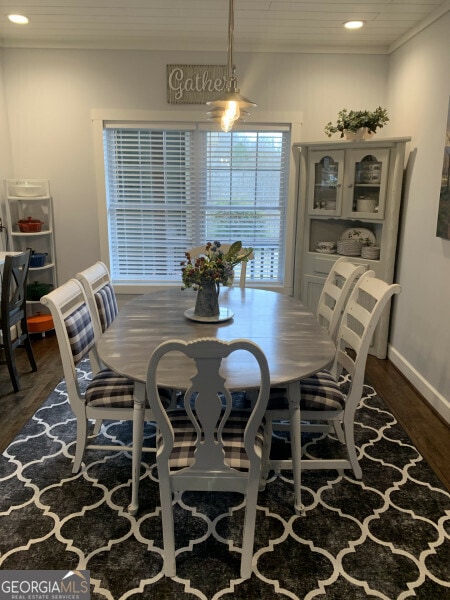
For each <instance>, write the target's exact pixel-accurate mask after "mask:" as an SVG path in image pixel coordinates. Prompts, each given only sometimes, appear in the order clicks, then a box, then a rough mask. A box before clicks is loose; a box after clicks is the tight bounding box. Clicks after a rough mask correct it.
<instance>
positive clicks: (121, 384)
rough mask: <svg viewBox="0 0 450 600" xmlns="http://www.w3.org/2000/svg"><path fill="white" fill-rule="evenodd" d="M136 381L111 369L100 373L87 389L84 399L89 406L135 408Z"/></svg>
mask: <svg viewBox="0 0 450 600" xmlns="http://www.w3.org/2000/svg"><path fill="white" fill-rule="evenodd" d="M133 392H134V381H133V380H132V379H128V378H127V377H123V376H122V375H118V374H117V373H115V372H114V371H111V370H110V369H102V370H101V371H99V372H98V373H97V374H96V375H95V376H94V378H93V379H92V381H91V382H90V383H89V385H88V386H87V388H86V392H85V395H84V398H85V400H86V404H87V405H88V406H114V407H116V408H133V404H134V398H133Z"/></svg>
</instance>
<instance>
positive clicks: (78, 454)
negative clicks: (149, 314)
mask: <svg viewBox="0 0 450 600" xmlns="http://www.w3.org/2000/svg"><path fill="white" fill-rule="evenodd" d="M41 303H42V304H43V305H44V306H46V307H48V308H49V309H50V312H51V314H52V317H53V323H54V326H55V332H56V336H57V339H58V345H59V351H60V354H61V360H62V365H63V370H64V377H65V381H66V385H67V393H68V396H69V402H70V407H71V409H72V411H73V413H74V415H75V417H76V423H77V439H76V449H75V456H74V462H73V469H72V470H73V472H74V473H77V472H78V471H79V469H80V467H81V462H82V460H83V455H84V452H85V450H86V449H91V450H93V449H95V450H102V451H106V450H115V451H118V450H129V451H131V448H130V447H128V448H127V447H125V446H123V445H112V446H108V445H103V444H101V445H98V444H95V443H89V444H88V420H89V419H95V420H96V421H97V420H98V421H99V422H101V421H102V420H103V419H112V420H129V421H131V420H132V419H133V409H134V382H133V381H132V380H131V379H128V378H126V377H123V376H121V375H118V374H117V373H115V372H114V371H111V370H110V369H107V368H103V369H101V370H100V371H99V372H98V373H96V374H94V376H93V378H92V380H91V381H90V382H89V384H88V386H87V388H86V391H85V392H84V393H83V392H82V389H81V386H80V381H79V380H78V373H77V368H76V367H77V364H78V363H79V362H80V361H81V360H82V359H83V358H84V357H85V356H87V355H88V354H92V353H94V354H96V353H97V349H96V341H97V340H98V337H99V336H100V330H99V325H98V322H97V319H96V318H94V317H93V316H92V314H91V311H90V308H89V304H88V300H87V298H86V294H85V293H84V290H83V286H82V285H81V282H80V281H78V280H77V279H70V280H69V281H68V282H66V283H64V284H63V285H61V286H60V287H58V288H56V289H55V290H53V291H52V292H50V293H49V294H47V295H45V296H43V297H42V298H41ZM97 360H98V362H99V363H100V361H99V359H98V357H97ZM161 396H162V397H163V398H164V399H165V401H166V402H167V404H168V405H169V403H170V401H171V397H170V395H168V397H167V395H165V390H162V391H161ZM146 419H147V420H149V421H153V420H154V419H153V415H152V413H151V411H150V409H149V408H147V410H146ZM94 433H97V430H96V431H94Z"/></svg>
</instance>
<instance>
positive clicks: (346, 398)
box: [264, 271, 401, 479]
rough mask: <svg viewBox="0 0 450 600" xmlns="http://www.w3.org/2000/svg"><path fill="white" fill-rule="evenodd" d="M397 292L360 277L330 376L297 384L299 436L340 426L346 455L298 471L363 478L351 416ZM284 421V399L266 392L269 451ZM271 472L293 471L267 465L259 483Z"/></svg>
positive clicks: (370, 276) (278, 392) (287, 464)
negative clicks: (314, 427)
mask: <svg viewBox="0 0 450 600" xmlns="http://www.w3.org/2000/svg"><path fill="white" fill-rule="evenodd" d="M400 291H401V287H400V286H399V285H398V284H391V285H389V284H387V283H385V282H384V281H382V280H381V279H377V278H376V277H375V273H374V271H367V272H366V273H364V275H362V276H361V277H360V279H359V280H358V282H357V283H356V284H355V287H354V289H353V292H352V293H351V295H350V298H349V300H348V302H347V304H346V307H345V310H344V314H343V316H342V320H341V324H340V327H339V331H338V335H337V349H336V356H335V359H334V363H333V365H332V368H331V370H330V371H327V370H323V371H319V372H318V373H316V374H315V375H312V376H310V377H307V378H305V379H302V380H301V382H300V411H301V419H302V431H305V430H307V424H308V422H311V421H312V422H317V421H322V422H325V423H329V422H330V421H339V422H340V423H341V424H342V433H343V436H342V440H341V441H343V442H344V444H345V449H346V453H347V458H342V459H340V458H314V459H304V460H301V468H302V469H352V470H353V473H354V475H355V477H356V478H357V479H361V478H362V471H361V467H360V465H359V462H358V456H357V450H356V446H355V439H354V416H355V411H356V408H357V406H358V404H359V401H360V400H361V396H362V391H363V385H364V374H365V368H366V362H367V355H368V352H369V346H370V343H371V341H372V336H373V333H374V330H375V327H376V325H377V323H378V321H379V319H380V317H381V315H382V313H383V311H384V309H385V308H386V306H387V304H388V303H389V301H390V300H391V298H392V296H393V295H394V294H399V293H400ZM344 373H345V374H348V375H349V378H348V379H349V387H348V390H347V391H345V392H344V390H343V389H342V386H341V385H340V383H339V380H340V376H341V374H344ZM346 379H347V378H346ZM283 419H284V420H287V419H289V398H288V394H287V392H286V390H285V389H283V388H280V389H277V388H274V389H272V390H271V394H270V399H269V404H268V410H267V412H266V420H267V428H266V432H267V436H268V437H267V440H266V444H269V445H270V441H271V431H272V430H275V431H276V430H278V429H279V430H282V429H284V428H283V423H280V424H279V423H278V421H282V420H283ZM290 434H291V439H292V438H293V437H295V436H296V435H297V436H298V435H299V434H300V432H296V431H291V432H290ZM338 438H339V435H338ZM297 444H298V442H297ZM299 445H301V444H299ZM291 446H292V447H294V443H292V442H291ZM297 447H298V446H297ZM295 458H298V457H294V460H295ZM270 468H273V469H275V471H278V470H282V469H288V470H292V460H291V459H289V460H279V461H277V460H273V461H269V463H267V464H266V465H265V468H264V477H265V476H266V475H267V473H268V470H269V469H270Z"/></svg>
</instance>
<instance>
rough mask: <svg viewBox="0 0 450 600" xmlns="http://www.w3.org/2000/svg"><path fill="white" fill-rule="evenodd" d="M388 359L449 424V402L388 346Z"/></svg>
mask: <svg viewBox="0 0 450 600" xmlns="http://www.w3.org/2000/svg"><path fill="white" fill-rule="evenodd" d="M388 358H389V360H390V361H391V362H392V364H393V365H395V366H396V367H397V369H398V370H399V371H400V372H401V373H402V374H403V375H404V376H405V377H406V379H407V380H408V381H409V382H410V383H411V385H413V386H414V387H415V388H416V389H417V391H418V392H419V393H420V394H422V396H423V397H424V398H425V400H426V401H427V402H428V404H430V405H431V406H432V407H433V408H434V410H435V411H436V412H437V413H438V414H439V415H440V416H441V417H442V419H443V420H444V421H445V422H446V423H450V402H449V401H448V400H447V399H446V398H444V396H442V394H440V393H439V392H438V391H437V390H436V389H435V388H434V387H433V386H432V385H431V384H430V383H429V382H428V381H427V380H426V379H424V378H423V377H422V375H421V374H420V373H419V372H418V371H416V369H415V368H414V367H413V366H412V365H411V364H410V363H409V362H408V361H407V360H406V359H405V358H404V357H403V356H402V355H401V354H400V353H399V352H398V351H397V350H396V349H395V348H393V347H392V346H390V345H389V346H388Z"/></svg>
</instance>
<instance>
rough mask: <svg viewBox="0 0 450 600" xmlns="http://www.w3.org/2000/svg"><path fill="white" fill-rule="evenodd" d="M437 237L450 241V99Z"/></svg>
mask: <svg viewBox="0 0 450 600" xmlns="http://www.w3.org/2000/svg"><path fill="white" fill-rule="evenodd" d="M436 235H437V237H441V238H444V239H446V240H450V98H449V101H448V115H447V131H446V132H445V146H444V160H443V163H442V178H441V192H440V195H439V212H438V220H437V228H436Z"/></svg>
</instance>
